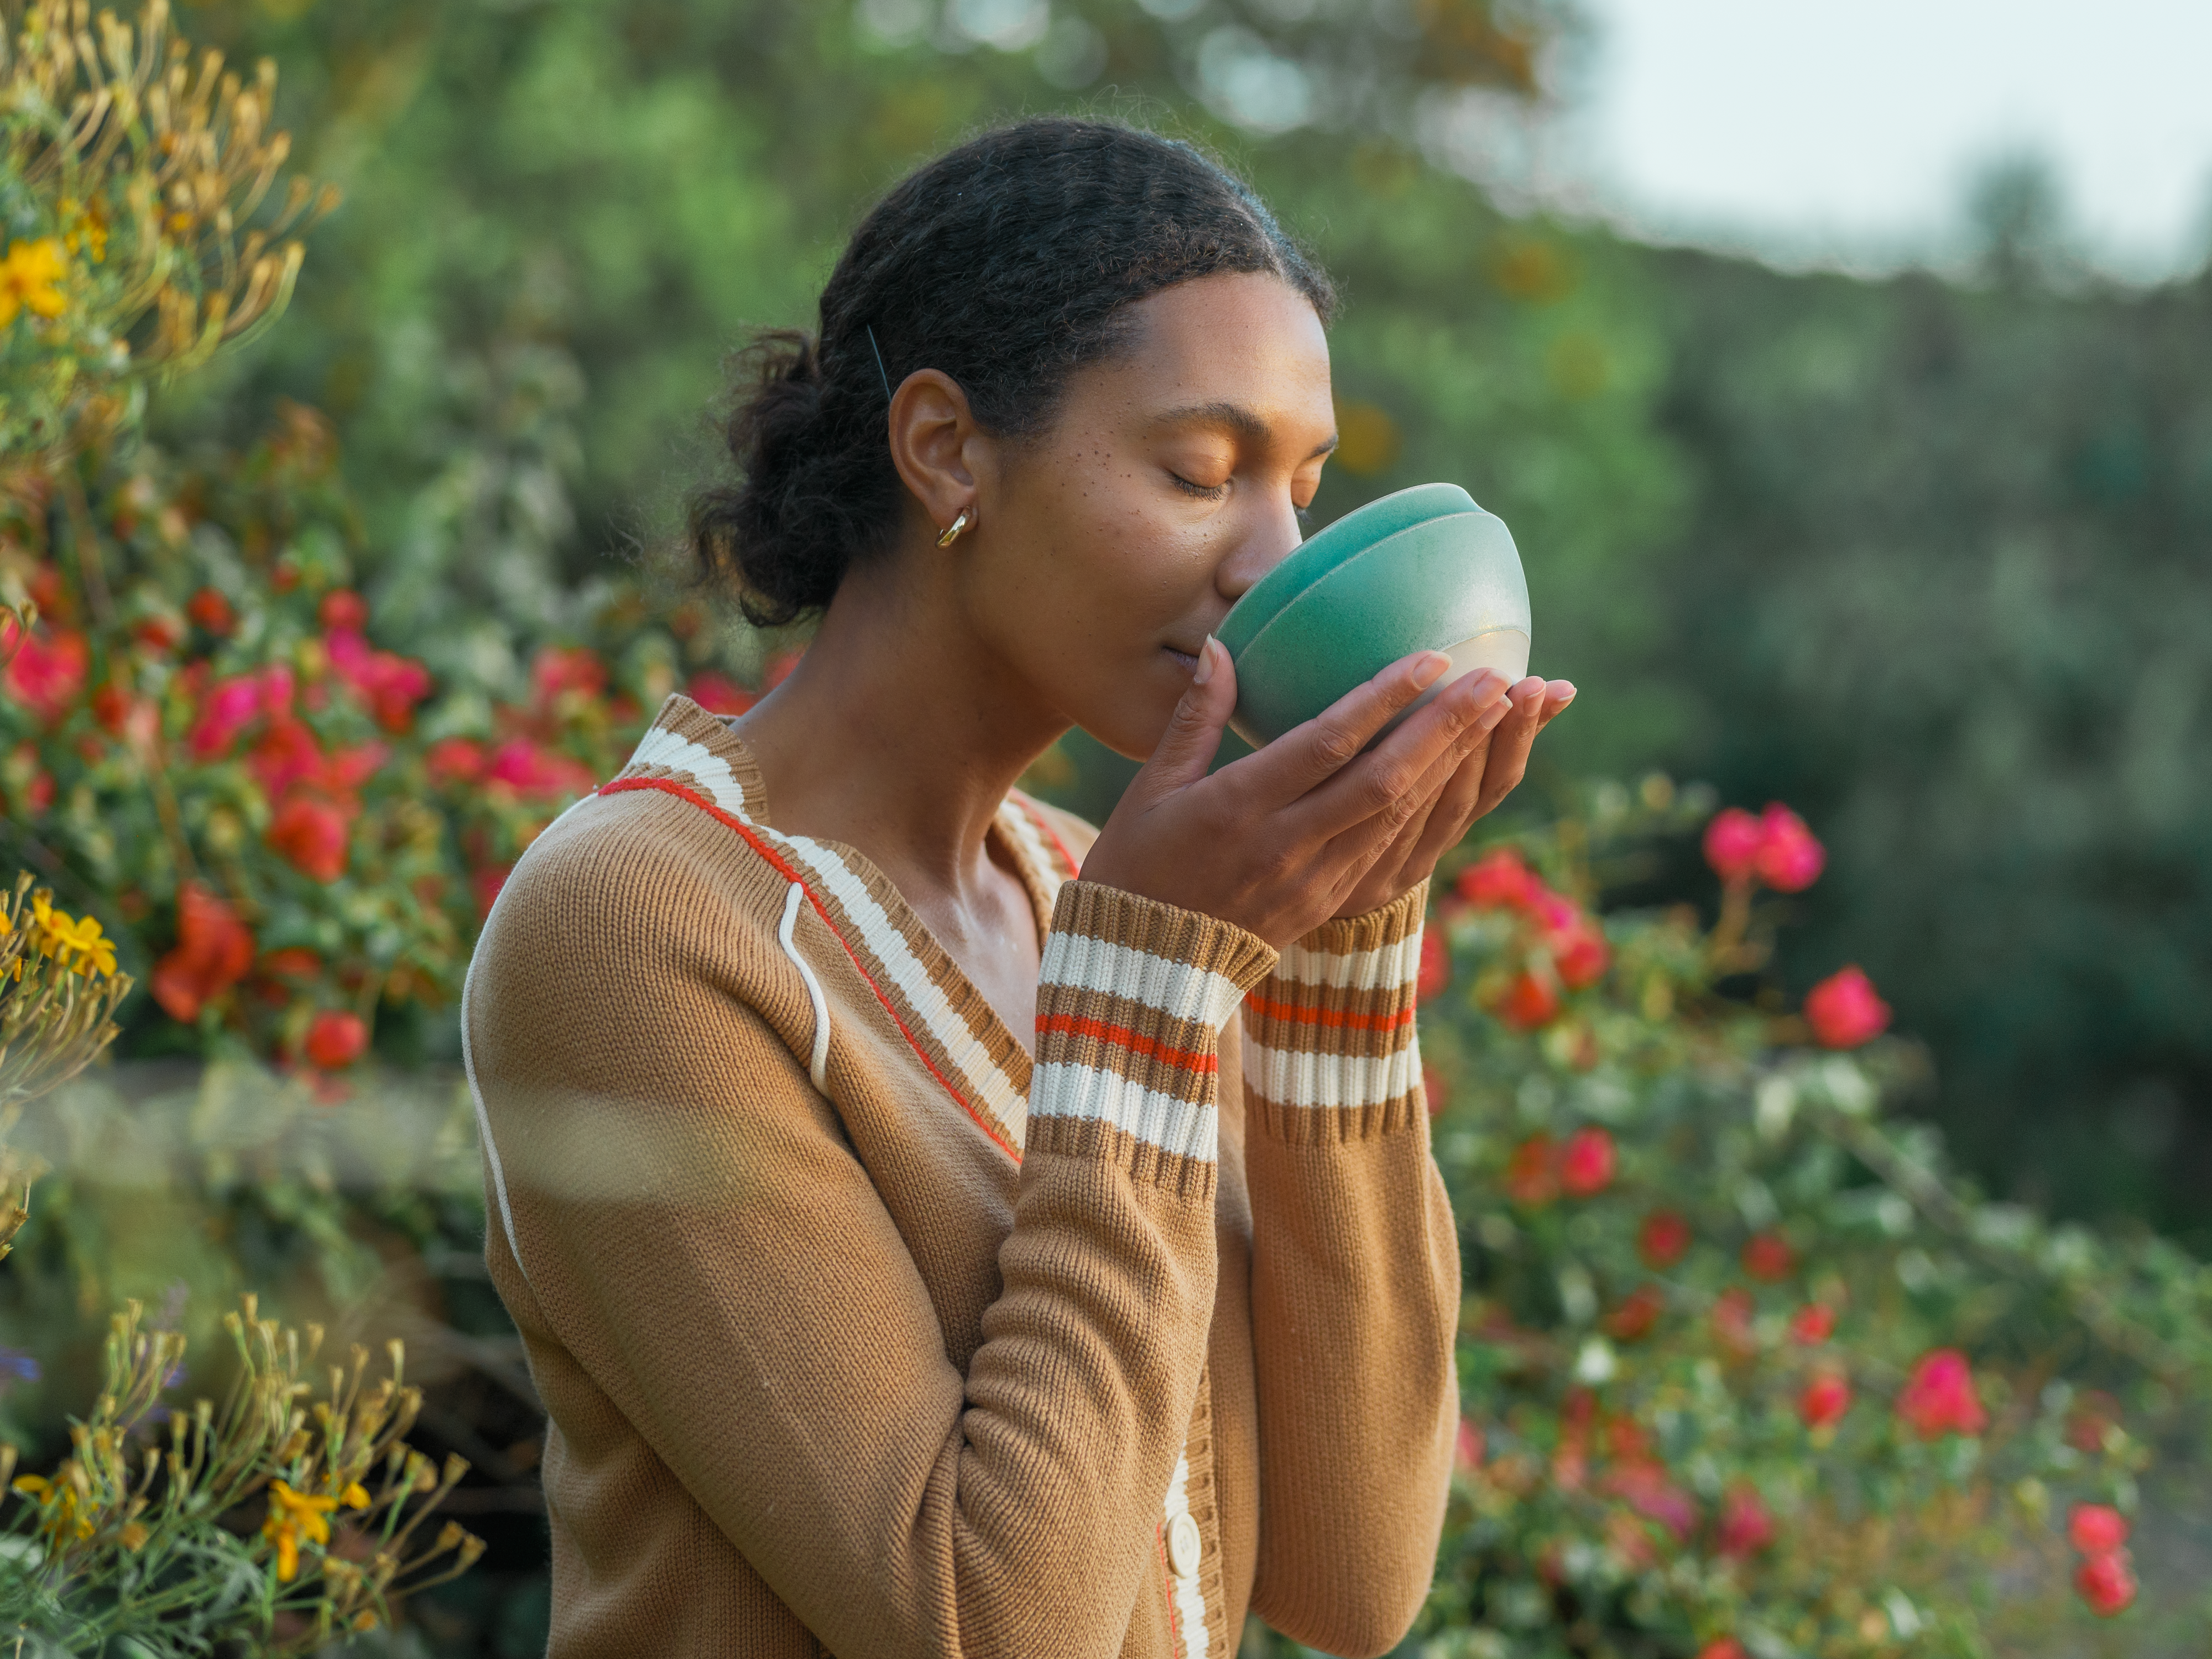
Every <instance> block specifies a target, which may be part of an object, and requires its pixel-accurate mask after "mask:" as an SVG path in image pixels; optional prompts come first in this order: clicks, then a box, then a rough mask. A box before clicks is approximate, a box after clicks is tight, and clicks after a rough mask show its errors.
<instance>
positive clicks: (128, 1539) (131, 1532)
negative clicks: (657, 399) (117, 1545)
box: [116, 1521, 151, 1555]
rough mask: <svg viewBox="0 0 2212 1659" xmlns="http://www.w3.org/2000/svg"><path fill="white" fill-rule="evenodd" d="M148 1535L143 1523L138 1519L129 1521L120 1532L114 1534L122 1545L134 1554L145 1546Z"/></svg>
mask: <svg viewBox="0 0 2212 1659" xmlns="http://www.w3.org/2000/svg"><path fill="white" fill-rule="evenodd" d="M150 1535H151V1534H149V1533H148V1532H147V1530H146V1527H145V1523H144V1522H139V1521H133V1522H129V1523H128V1524H127V1525H125V1528H123V1530H122V1531H121V1532H120V1533H118V1534H116V1536H117V1538H118V1540H119V1541H120V1542H121V1543H122V1545H123V1547H124V1548H125V1549H126V1550H129V1551H130V1552H131V1553H132V1554H134V1555H135V1554H137V1553H138V1552H139V1551H140V1550H143V1549H144V1548H145V1547H146V1540H147V1539H148V1537H149V1536H150Z"/></svg>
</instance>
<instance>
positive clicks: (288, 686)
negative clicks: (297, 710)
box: [185, 663, 294, 761]
mask: <svg viewBox="0 0 2212 1659" xmlns="http://www.w3.org/2000/svg"><path fill="white" fill-rule="evenodd" d="M293 690H294V686H293V680H292V671H291V670H290V669H289V668H287V667H285V666H284V665H283V664H281V663H279V664H276V665H274V666H272V667H269V668H264V669H262V670H261V671H258V673H252V674H240V675H236V676H234V677H233V678H230V679H227V680H217V681H216V683H215V684H213V685H212V686H210V687H209V688H208V691H207V695H206V696H204V697H202V698H201V699H200V707H199V716H198V718H197V720H194V721H193V722H192V729H191V734H190V735H189V736H188V737H187V738H185V746H186V747H187V748H188V749H190V750H191V755H192V758H193V759H194V760H203V761H206V760H218V759H220V758H222V757H223V756H224V755H227V754H228V753H229V752H230V746H231V744H234V743H235V742H237V741H238V737H239V733H240V732H243V731H245V730H246V727H247V726H251V725H252V724H253V722H254V721H255V720H258V719H260V718H262V717H263V716H264V715H266V716H267V717H269V718H270V720H277V721H284V720H290V719H291V715H292V694H293Z"/></svg>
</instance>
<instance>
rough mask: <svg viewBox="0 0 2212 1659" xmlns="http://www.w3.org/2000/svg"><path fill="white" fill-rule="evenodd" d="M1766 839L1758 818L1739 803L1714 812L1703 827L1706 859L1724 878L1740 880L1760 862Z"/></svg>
mask: <svg viewBox="0 0 2212 1659" xmlns="http://www.w3.org/2000/svg"><path fill="white" fill-rule="evenodd" d="M1765 840H1766V836H1765V831H1763V830H1762V829H1760V828H1759V820H1758V819H1757V818H1755V817H1752V815H1751V814H1750V813H1748V812H1747V811H1744V810H1743V808H1741V806H1731V807H1729V808H1728V809H1727V810H1726V811H1722V812H1717V813H1715V814H1714V815H1713V821H1712V822H1711V823H1708V824H1707V825H1706V826H1705V862H1706V863H1707V864H1710V865H1711V866H1713V873H1714V874H1716V875H1717V876H1718V877H1719V878H1721V879H1722V880H1723V881H1728V882H1736V881H1741V880H1743V879H1744V878H1746V877H1747V876H1748V875H1750V874H1751V872H1752V870H1753V867H1754V866H1757V864H1758V863H1759V848H1760V847H1761V846H1763V845H1764V844H1765Z"/></svg>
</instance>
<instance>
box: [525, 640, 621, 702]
mask: <svg viewBox="0 0 2212 1659" xmlns="http://www.w3.org/2000/svg"><path fill="white" fill-rule="evenodd" d="M530 684H531V689H532V690H533V691H535V692H536V693H537V696H538V704H539V706H540V707H544V705H546V704H549V703H550V702H553V701H554V700H555V699H556V698H557V697H559V696H562V694H563V693H565V692H570V691H574V692H579V693H580V694H581V695H583V696H586V697H596V696H599V693H600V692H602V691H604V690H606V689H607V669H606V665H605V663H603V662H601V661H600V660H599V658H598V657H596V656H594V655H593V654H592V653H591V652H590V651H589V650H588V649H586V647H583V646H575V647H571V648H569V649H567V650H563V649H562V648H561V647H558V646H552V645H549V646H547V647H545V648H544V650H542V651H540V652H539V653H538V655H537V657H536V658H535V659H533V660H532V663H531V665H530Z"/></svg>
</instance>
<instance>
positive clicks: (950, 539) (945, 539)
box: [937, 507, 968, 547]
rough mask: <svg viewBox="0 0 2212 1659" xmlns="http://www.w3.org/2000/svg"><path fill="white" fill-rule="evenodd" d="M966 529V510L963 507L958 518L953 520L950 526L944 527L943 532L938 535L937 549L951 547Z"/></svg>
mask: <svg viewBox="0 0 2212 1659" xmlns="http://www.w3.org/2000/svg"><path fill="white" fill-rule="evenodd" d="M967 527H968V509H967V508H966V507H962V508H961V509H960V516H959V517H958V518H957V519H955V520H953V521H952V522H951V524H949V525H947V526H945V529H944V530H943V532H940V533H939V536H938V538H937V544H938V545H939V547H950V546H951V545H952V544H953V543H955V542H957V541H958V540H959V539H960V532H962V531H963V530H965V529H966V528H967Z"/></svg>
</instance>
